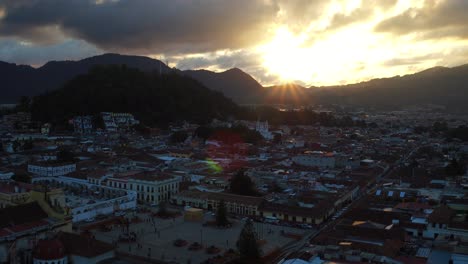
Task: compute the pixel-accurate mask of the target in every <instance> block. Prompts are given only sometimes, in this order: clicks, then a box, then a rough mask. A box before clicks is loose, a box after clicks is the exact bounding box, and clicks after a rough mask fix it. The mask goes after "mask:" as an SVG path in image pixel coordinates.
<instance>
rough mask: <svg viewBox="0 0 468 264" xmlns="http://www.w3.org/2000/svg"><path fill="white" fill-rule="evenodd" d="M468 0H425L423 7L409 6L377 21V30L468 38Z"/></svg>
mask: <svg viewBox="0 0 468 264" xmlns="http://www.w3.org/2000/svg"><path fill="white" fill-rule="evenodd" d="M467 14H468V1H466V0H445V1H442V2H437V1H434V0H432V1H426V2H425V4H424V6H423V7H422V8H411V9H409V10H407V11H405V12H404V13H402V14H399V15H397V16H394V17H391V18H389V19H386V20H384V21H382V22H380V23H379V24H378V25H377V26H376V27H375V31H377V32H388V33H393V34H395V35H400V34H410V33H417V34H418V35H419V37H421V38H425V39H428V38H444V37H456V38H468V15H467Z"/></svg>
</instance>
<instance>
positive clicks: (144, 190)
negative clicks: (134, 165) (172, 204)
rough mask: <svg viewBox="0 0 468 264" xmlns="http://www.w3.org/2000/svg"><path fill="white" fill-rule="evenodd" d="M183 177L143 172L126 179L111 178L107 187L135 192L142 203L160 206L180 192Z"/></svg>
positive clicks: (125, 177)
mask: <svg viewBox="0 0 468 264" xmlns="http://www.w3.org/2000/svg"><path fill="white" fill-rule="evenodd" d="M180 182H181V177H178V176H173V175H170V174H158V173H156V172H142V173H137V174H134V175H128V176H124V177H119V178H117V177H109V178H108V179H107V186H108V187H112V188H117V189H124V190H131V191H135V192H136V195H137V200H138V201H139V202H141V203H150V204H159V203H160V202H162V201H168V200H170V199H171V197H172V195H174V194H176V193H178V192H179V184H180Z"/></svg>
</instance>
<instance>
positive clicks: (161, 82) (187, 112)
mask: <svg viewBox="0 0 468 264" xmlns="http://www.w3.org/2000/svg"><path fill="white" fill-rule="evenodd" d="M238 111H239V108H238V106H237V105H236V104H235V103H233V102H232V101H231V100H230V99H227V98H226V97H224V96H223V95H222V94H221V93H219V92H216V91H213V90H210V89H208V88H206V87H205V86H203V85H202V84H201V83H200V82H198V81H195V80H193V79H192V78H189V77H187V76H183V75H180V74H176V73H170V74H165V75H160V74H159V73H154V72H153V73H148V72H143V71H140V70H138V69H134V68H129V67H127V66H124V65H107V66H96V67H94V68H92V69H91V71H89V73H87V74H83V75H79V76H77V77H75V78H73V79H72V80H70V81H67V82H66V83H65V85H64V86H63V87H62V88H59V89H56V90H54V91H51V92H46V93H44V94H42V95H39V96H36V97H34V100H33V103H32V106H31V113H32V118H33V119H34V120H38V121H42V122H51V123H53V124H55V125H66V124H67V123H68V120H69V119H71V118H72V117H74V116H77V115H93V116H96V115H97V114H99V113H100V112H130V113H133V114H134V115H135V116H136V117H137V118H138V119H139V120H141V121H142V122H143V123H144V124H147V125H166V124H168V123H169V122H174V121H182V120H189V121H195V122H201V123H205V122H209V121H210V120H211V119H213V118H218V119H225V118H228V117H230V116H233V115H236V114H237V113H238Z"/></svg>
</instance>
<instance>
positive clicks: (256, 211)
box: [172, 191, 264, 216]
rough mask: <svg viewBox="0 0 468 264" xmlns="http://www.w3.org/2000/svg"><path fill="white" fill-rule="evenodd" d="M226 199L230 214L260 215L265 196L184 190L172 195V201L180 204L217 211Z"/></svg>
mask: <svg viewBox="0 0 468 264" xmlns="http://www.w3.org/2000/svg"><path fill="white" fill-rule="evenodd" d="M221 201H224V205H225V207H226V211H227V212H228V213H230V214H237V215H249V216H259V215H260V206H261V205H262V203H263V202H264V199H263V198H260V197H250V196H243V195H236V194H230V193H212V192H200V191H184V192H181V193H179V194H177V195H175V196H174V197H172V203H174V204H176V205H180V206H191V207H196V208H201V209H206V210H210V211H216V210H217V208H218V206H219V204H220V202H221Z"/></svg>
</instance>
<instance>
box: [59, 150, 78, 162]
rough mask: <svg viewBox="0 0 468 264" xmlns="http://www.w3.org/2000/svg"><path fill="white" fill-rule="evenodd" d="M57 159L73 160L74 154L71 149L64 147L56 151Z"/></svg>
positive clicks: (63, 160) (61, 160)
mask: <svg viewBox="0 0 468 264" xmlns="http://www.w3.org/2000/svg"><path fill="white" fill-rule="evenodd" d="M57 160H58V161H60V162H73V161H74V160H75V155H73V153H72V152H71V151H69V150H66V149H64V150H61V151H59V152H58V153H57Z"/></svg>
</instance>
